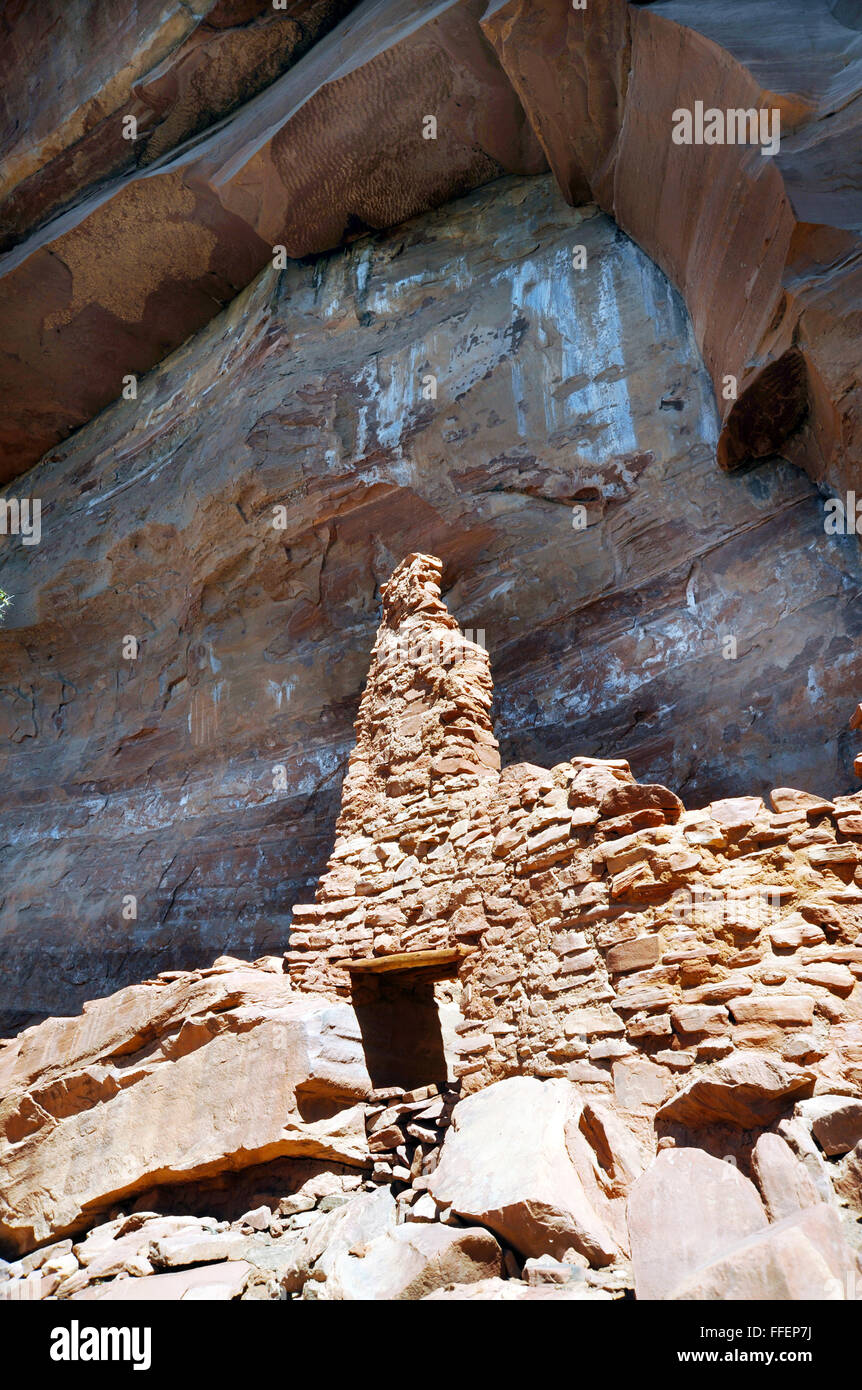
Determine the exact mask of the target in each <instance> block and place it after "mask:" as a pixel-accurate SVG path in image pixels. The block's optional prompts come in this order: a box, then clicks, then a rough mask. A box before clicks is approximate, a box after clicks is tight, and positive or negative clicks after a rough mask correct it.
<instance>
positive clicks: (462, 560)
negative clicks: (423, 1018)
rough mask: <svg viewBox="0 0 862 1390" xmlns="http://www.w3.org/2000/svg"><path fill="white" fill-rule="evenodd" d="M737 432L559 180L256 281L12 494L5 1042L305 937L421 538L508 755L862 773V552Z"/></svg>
mask: <svg viewBox="0 0 862 1390" xmlns="http://www.w3.org/2000/svg"><path fill="white" fill-rule="evenodd" d="M578 245H582V246H583V247H584V248H585V251H586V254H587V266H586V269H585V270H582V271H581V270H575V269H574V268H573V266H572V248H573V246H578ZM429 375H431V376H433V377H435V378H436V388H437V399H436V400H431V399H427V398H426V396H425V395H424V394H423V390H424V384H425V383H426V381H427V379H428V377H429ZM715 438H716V429H715V417H714V409H713V406H712V404H711V387H710V383H709V379H708V376H707V374H706V372H705V370H704V368H703V366H702V364H701V362H700V360H699V357H698V354H697V350H696V347H695V345H694V343H693V340H692V336H691V329H690V325H689V324H688V322H687V319H686V315H685V312H684V308H683V306H682V304H681V301H680V299H679V297H678V296H677V295H676V294H675V293H674V292H673V290H672V289H671V287H670V286H669V285H668V283H667V281H666V279H665V278H664V277H663V276H662V274H661V272H660V271H659V270H658V269H657V268H656V267H655V266H654V265H652V264H651V263H650V262H649V260H648V259H647V258H646V256H644V255H643V253H642V252H640V251H639V250H638V249H637V247H636V246H634V244H633V243H632V242H630V241H629V240H628V239H627V238H626V237H625V236H623V235H622V234H621V233H620V232H619V231H618V230H617V229H615V228H614V226H613V223H612V222H610V220H609V219H607V218H605V217H604V216H602V215H596V214H595V210H594V209H592V208H585V209H581V210H577V211H573V210H571V209H570V208H568V207H567V206H566V204H565V203H564V202H563V200H562V198H561V197H560V196H559V194H558V193H557V192H556V190H555V188H554V185H553V182H552V181H551V179H550V178H549V177H547V176H545V177H542V178H537V179H529V180H527V179H507V180H500V181H498V182H497V183H495V184H493V185H491V186H490V187H488V188H487V189H483V190H481V191H479V192H476V193H473V194H471V195H468V196H467V197H466V198H464V199H462V200H460V201H458V202H456V203H454V204H451V205H450V206H448V207H447V208H446V209H441V210H439V211H437V212H434V213H430V214H426V215H425V216H423V217H422V218H419V219H416V220H414V221H413V222H411V223H408V224H406V225H404V226H403V227H402V228H400V229H399V230H398V231H397V232H395V233H391V234H384V235H380V236H376V237H373V238H366V239H364V240H362V241H360V242H357V243H355V244H354V245H353V246H352V247H351V248H349V249H348V250H345V251H341V252H337V253H335V254H333V255H330V256H326V257H322V258H320V259H317V260H313V261H309V262H305V263H290V264H289V265H288V268H287V269H286V270H285V271H283V272H281V273H279V272H277V271H275V270H274V269H268V270H266V271H264V272H263V273H262V275H261V276H260V277H259V278H258V279H257V281H255V283H254V285H253V286H251V287H250V288H249V290H247V291H246V292H245V293H244V294H243V295H241V296H240V297H239V298H238V299H237V300H236V302H235V303H234V304H233V305H231V306H230V307H229V308H228V309H227V310H225V311H224V313H223V314H222V315H220V316H219V317H218V318H217V319H216V320H215V321H214V322H213V323H212V324H211V325H209V326H208V327H207V328H205V329H203V330H202V331H201V333H200V334H199V335H198V336H197V337H195V338H194V339H192V340H191V341H190V342H189V343H188V344H187V345H186V346H185V347H184V348H183V349H181V350H180V351H179V352H178V353H177V354H176V355H175V356H174V357H172V358H171V359H170V360H169V361H168V362H166V363H165V364H164V365H163V367H161V368H159V369H157V370H156V371H154V372H153V373H152V374H150V376H149V377H147V378H145V379H141V381H140V382H139V389H138V399H137V400H136V401H132V400H123V401H119V402H117V404H116V405H114V406H113V407H112V408H111V409H110V410H108V411H105V412H104V413H103V414H102V415H101V416H100V417H99V418H98V419H97V420H94V421H93V422H92V423H91V424H90V425H89V426H87V427H86V428H85V429H84V430H82V431H81V432H80V433H79V434H78V435H77V436H76V438H75V440H74V441H71V442H70V443H69V444H68V445H65V446H64V447H63V448H62V449H61V450H59V451H58V452H57V453H56V454H54V455H52V456H50V457H48V458H46V459H45V461H44V462H43V463H42V464H41V465H40V466H39V468H38V469H37V470H35V471H34V472H33V473H31V474H30V475H28V476H27V477H26V478H22V479H20V480H19V481H18V483H16V484H15V485H14V488H12V489H10V490H9V494H7V495H11V496H15V495H18V494H21V495H24V496H31V495H32V496H38V497H40V498H41V500H42V513H43V516H42V538H41V542H40V544H39V545H37V546H25V545H23V544H22V543H21V540H20V538H19V537H17V536H14V535H9V536H2V537H0V570H2V576H0V587H2V588H3V589H4V590H5V591H6V592H8V593H10V594H12V595H14V601H13V603H12V606H11V607H10V608H9V610H8V611H7V613H6V614H5V615H4V620H3V625H2V627H0V652H2V675H0V686H2V690H0V732H2V735H3V739H2V752H0V757H2V761H3V776H4V783H3V785H4V802H3V826H4V829H3V832H2V836H0V865H2V877H3V884H4V889H3V902H2V938H0V939H1V940H2V953H3V954H2V971H0V980H2V985H0V1015H2V1029H3V1030H4V1031H5V1030H7V1029H12V1030H13V1031H14V1030H15V1029H16V1028H18V1027H21V1026H23V1025H24V1024H25V1023H28V1022H32V1021H33V1020H34V1018H38V1017H44V1016H45V1015H46V1014H51V1013H63V1012H68V1011H75V1010H77V1009H78V1008H80V1005H81V1003H82V1001H83V1000H84V999H86V998H91V997H94V996H96V995H99V994H103V993H106V992H110V991H111V990H113V989H115V988H118V987H119V986H120V985H122V984H128V983H132V982H133V981H135V980H137V979H140V978H141V977H142V976H144V975H147V974H152V973H153V972H154V971H156V970H158V969H167V968H182V967H188V966H190V965H205V964H207V963H208V962H209V961H210V960H211V959H212V958H213V956H214V955H216V954H218V952H219V951H221V950H225V949H230V950H233V951H237V952H238V953H239V954H241V955H245V956H251V957H255V956H257V955H259V954H262V953H264V952H266V951H281V950H283V949H284V947H285V945H286V944H287V939H288V929H289V924H290V910H291V907H292V905H293V903H294V902H296V901H305V902H307V901H308V900H309V897H310V889H311V885H312V884H313V882H314V881H315V880H316V878H317V876H318V875H319V873H320V872H321V870H322V867H323V865H324V863H325V860H326V856H327V854H328V852H329V849H330V847H331V843H332V827H333V824H334V821H335V816H336V813H337V809H338V794H339V786H340V780H341V776H342V775H343V770H344V767H345V765H346V761H347V757H348V754H349V752H350V748H351V743H352V721H353V718H354V716H355V713H356V708H357V705H358V703H359V696H360V692H361V687H362V682H363V681H364V679H365V675H366V672H367V669H368V653H369V651H370V649H371V647H372V645H373V642H374V633H375V628H376V624H377V617H378V613H379V601H380V592H379V591H380V586H381V585H382V584H383V583H384V582H385V581H386V580H387V579H388V577H389V575H390V574H391V572H392V569H393V568H394V566H395V564H396V563H397V561H398V560H400V558H401V556H402V555H403V554H406V553H407V552H409V551H423V552H424V551H428V550H432V551H434V552H436V553H437V554H439V555H440V556H441V558H442V559H443V561H444V564H445V569H444V584H445V588H446V599H447V603H448V605H449V607H450V609H451V611H452V612H453V614H457V616H458V617H459V618H460V619H461V621H462V623H463V625H464V627H465V628H467V629H472V630H473V631H474V633H476V634H477V635H478V632H479V631H480V630H482V629H484V630H485V643H486V646H487V648H488V654H489V657H490V660H491V664H492V668H493V672H494V680H495V691H496V706H495V709H494V722H495V729H496V733H497V736H498V739H499V741H500V745H501V751H502V754H503V758H504V761H506V762H517V761H524V760H526V761H528V762H532V763H537V764H543V765H545V766H550V765H552V764H553V763H555V762H559V761H560V760H561V759H565V758H568V757H569V756H570V754H571V751H572V749H573V748H578V749H579V750H581V751H582V752H584V753H588V754H590V755H593V756H598V757H606V758H614V757H617V756H619V755H622V756H626V757H629V758H630V759H631V761H632V765H633V766H634V767H635V768H636V769H637V771H638V775H639V776H641V777H643V778H644V780H646V781H651V782H657V783H663V784H665V785H667V786H669V787H672V788H674V790H675V791H677V792H678V793H679V794H680V795H681V796H683V798H684V799H685V801H686V803H687V804H689V805H693V806H697V805H702V804H704V802H705V801H708V800H710V799H713V798H715V797H716V796H724V795H729V794H730V793H731V792H733V791H735V790H739V789H744V790H745V791H747V792H750V793H755V794H760V795H765V794H766V793H767V792H768V791H769V789H770V787H771V786H773V785H775V784H778V783H780V784H783V785H785V786H790V787H809V788H811V789H812V791H816V792H817V793H819V794H820V795H821V797H823V796H831V794H832V793H834V792H835V791H836V790H838V791H850V790H852V789H853V787H854V786H856V785H857V783H856V781H855V779H854V777H853V774H852V771H851V767H850V757H851V755H852V753H853V752H854V751H856V749H857V747H858V744H857V743H856V741H855V737H854V735H853V734H852V733H849V732H848V733H845V732H843V728H842V726H843V725H844V724H845V722H846V718H847V713H848V708H847V706H848V696H847V691H848V690H857V689H859V688H862V657H860V650H862V648H860V643H859V624H860V618H859V611H858V610H859V605H858V602H857V601H856V598H855V596H856V594H857V593H858V590H859V587H860V583H862V570H860V566H859V563H858V558H857V550H856V545H855V542H854V540H853V538H851V537H848V538H842V537H832V536H825V535H824V532H823V517H822V509H821V508H820V506H819V505H818V502H817V499H816V496H815V494H814V490H813V488H812V487H811V485H810V484H809V483H808V481H807V480H806V479H805V478H804V477H803V476H802V475H801V474H800V473H798V472H797V471H795V470H793V469H790V468H787V467H786V466H785V465H782V464H781V463H779V462H774V463H773V462H768V463H765V464H763V465H761V466H760V467H759V468H758V469H756V470H755V471H753V472H752V473H750V474H745V473H741V474H736V475H732V476H728V475H724V474H722V473H721V472H720V471H719V470H718V469H716V467H715V460H714V447H715ZM276 508H279V509H281V510H280V511H279V513H278V514H276V511H275V509H276ZM277 519H280V525H281V529H278V528H277V527H276V525H275V522H276V520H277ZM576 520H577V521H578V522H581V521H583V522H584V523H585V524H584V525H583V526H581V527H579V526H576V525H575V524H574V522H575V521H576ZM127 633H135V634H137V636H138V638H139V641H140V644H141V646H140V655H139V658H138V660H137V661H135V662H131V661H125V660H123V658H122V642H123V637H124V635H125V634H127ZM728 634H732V635H733V637H734V642H735V644H736V647H735V652H736V654H735V656H734V657H733V659H726V647H725V638H726V636H727V635H728ZM126 894H133V895H135V897H136V899H137V914H138V915H137V918H136V919H134V920H128V919H127V918H124V917H123V916H122V911H123V898H124V896H125V895H126ZM37 942H38V949H36V945H35V943H37Z"/></svg>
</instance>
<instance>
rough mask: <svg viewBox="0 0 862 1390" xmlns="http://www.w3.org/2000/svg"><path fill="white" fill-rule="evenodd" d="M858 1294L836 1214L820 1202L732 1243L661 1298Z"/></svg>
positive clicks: (861, 1288)
mask: <svg viewBox="0 0 862 1390" xmlns="http://www.w3.org/2000/svg"><path fill="white" fill-rule="evenodd" d="M860 1292H862V1281H860V1270H859V1267H858V1265H857V1262H856V1257H855V1255H854V1253H853V1251H852V1250H851V1249H850V1247H849V1245H848V1244H847V1242H846V1241H845V1240H844V1236H843V1234H842V1228H841V1220H840V1218H839V1216H838V1213H837V1212H836V1211H835V1210H834V1208H832V1207H828V1206H826V1205H824V1204H823V1203H821V1204H820V1205H819V1206H816V1207H808V1208H807V1209H806V1210H805V1211H801V1212H796V1213H795V1214H794V1215H792V1216H788V1217H785V1219H784V1220H783V1221H777V1222H776V1223H775V1224H774V1225H773V1226H768V1227H767V1228H766V1229H765V1230H763V1231H757V1232H756V1233H755V1234H754V1235H751V1236H749V1237H748V1238H747V1239H745V1240H742V1241H739V1242H737V1243H736V1244H734V1245H732V1246H731V1247H730V1248H729V1249H727V1250H725V1252H724V1253H723V1254H722V1255H720V1256H719V1257H718V1259H716V1260H713V1261H712V1262H711V1263H708V1262H704V1264H703V1265H701V1266H700V1267H699V1268H698V1269H696V1270H694V1271H693V1272H692V1273H691V1274H690V1275H689V1276H688V1278H686V1279H684V1280H683V1281H682V1282H681V1283H680V1284H679V1285H677V1287H676V1288H675V1289H673V1290H672V1291H671V1292H670V1293H669V1294H667V1295H666V1297H668V1298H672V1299H687V1300H688V1299H698V1300H702V1299H721V1300H723V1301H729V1300H730V1301H734V1302H736V1301H739V1300H745V1301H749V1302H769V1301H772V1300H777V1299H781V1300H791V1299H792V1300H793V1301H795V1302H800V1301H817V1302H822V1301H829V1302H832V1301H840V1300H853V1299H856V1298H858V1297H859V1296H860Z"/></svg>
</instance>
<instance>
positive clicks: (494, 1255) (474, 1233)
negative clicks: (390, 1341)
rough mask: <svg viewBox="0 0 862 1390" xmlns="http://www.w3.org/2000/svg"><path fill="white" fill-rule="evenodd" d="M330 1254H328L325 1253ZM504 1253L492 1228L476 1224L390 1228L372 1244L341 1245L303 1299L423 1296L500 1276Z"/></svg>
mask: <svg viewBox="0 0 862 1390" xmlns="http://www.w3.org/2000/svg"><path fill="white" fill-rule="evenodd" d="M327 1253H328V1252H327ZM502 1264H503V1252H502V1250H501V1249H500V1247H499V1245H498V1244H497V1242H496V1240H495V1239H494V1237H493V1236H492V1235H491V1233H490V1232H489V1231H485V1230H482V1229H481V1228H480V1227H475V1226H467V1227H463V1226H443V1225H440V1224H439V1223H435V1224H434V1225H421V1224H419V1223H418V1222H411V1223H409V1224H407V1225H404V1226H397V1227H396V1228H395V1229H394V1230H389V1231H386V1232H385V1233H384V1234H383V1235H380V1236H378V1237H377V1238H376V1239H375V1240H372V1241H371V1242H370V1244H368V1245H361V1244H359V1245H354V1246H353V1247H352V1248H351V1249H349V1250H346V1249H344V1247H343V1244H341V1245H340V1248H339V1250H338V1252H337V1254H335V1256H334V1258H332V1259H331V1260H328V1259H327V1260H326V1261H323V1260H321V1261H320V1262H319V1263H318V1265H317V1266H316V1269H315V1276H319V1274H320V1273H322V1272H324V1270H325V1272H326V1279H325V1281H323V1282H318V1281H317V1277H316V1278H315V1280H312V1281H310V1282H309V1283H308V1284H307V1285H306V1288H305V1297H306V1298H308V1297H309V1296H311V1297H318V1298H327V1299H344V1300H348V1301H358V1300H374V1301H377V1300H381V1299H383V1300H393V1299H394V1300H398V1299H418V1298H424V1297H425V1296H426V1294H429V1293H432V1292H433V1291H434V1290H435V1289H441V1288H444V1287H445V1286H446V1285H447V1284H473V1283H476V1282H477V1281H478V1280H480V1279H493V1278H498V1277H499V1276H500V1274H501V1273H502Z"/></svg>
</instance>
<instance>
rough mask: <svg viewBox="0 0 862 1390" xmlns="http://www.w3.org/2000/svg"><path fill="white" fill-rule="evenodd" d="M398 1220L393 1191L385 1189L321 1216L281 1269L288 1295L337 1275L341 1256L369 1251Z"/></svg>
mask: <svg viewBox="0 0 862 1390" xmlns="http://www.w3.org/2000/svg"><path fill="white" fill-rule="evenodd" d="M397 1219H398V1217H397V1208H396V1205H395V1198H394V1197H393V1195H392V1191H391V1189H390V1188H388V1187H382V1186H381V1187H378V1188H377V1190H376V1191H375V1192H363V1193H360V1195H359V1196H358V1197H354V1198H353V1200H352V1201H350V1202H348V1203H347V1205H346V1206H343V1207H336V1208H335V1210H334V1211H329V1212H326V1213H325V1214H324V1215H322V1216H319V1217H317V1219H316V1220H314V1221H313V1222H312V1223H311V1225H310V1226H308V1227H306V1229H305V1230H304V1231H302V1233H301V1235H300V1236H299V1237H298V1238H297V1239H296V1240H295V1241H292V1242H291V1246H290V1250H289V1254H288V1258H287V1259H286V1261H285V1262H284V1263H283V1265H282V1267H281V1283H282V1286H283V1288H284V1289H285V1291H286V1292H287V1293H301V1292H302V1290H303V1289H304V1287H305V1285H306V1283H307V1282H308V1281H309V1280H311V1279H314V1280H315V1281H316V1282H318V1283H321V1284H322V1283H324V1282H325V1281H326V1280H327V1279H328V1278H329V1277H330V1275H332V1274H333V1273H334V1271H335V1269H336V1267H337V1265H338V1263H339V1260H340V1258H341V1256H343V1255H349V1254H350V1252H351V1251H352V1250H360V1249H361V1250H364V1249H366V1248H367V1247H368V1246H369V1245H371V1244H372V1242H373V1241H375V1240H377V1239H378V1237H380V1236H382V1235H385V1234H386V1232H387V1231H390V1230H394V1229H395V1226H396V1222H397ZM318 1266H319V1267H318Z"/></svg>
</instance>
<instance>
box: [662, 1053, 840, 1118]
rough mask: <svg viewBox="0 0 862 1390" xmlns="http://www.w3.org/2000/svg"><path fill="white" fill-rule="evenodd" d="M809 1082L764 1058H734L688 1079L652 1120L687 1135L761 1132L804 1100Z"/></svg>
mask: <svg viewBox="0 0 862 1390" xmlns="http://www.w3.org/2000/svg"><path fill="white" fill-rule="evenodd" d="M814 1082H815V1076H814V1073H813V1072H811V1071H806V1070H805V1068H803V1067H797V1066H794V1065H793V1064H792V1063H790V1062H782V1061H780V1060H779V1059H778V1058H777V1057H774V1056H772V1055H771V1054H770V1053H767V1052H758V1051H754V1050H751V1051H746V1052H736V1053H733V1054H732V1055H731V1056H730V1057H726V1058H724V1060H723V1061H721V1062H716V1063H715V1064H714V1065H713V1066H711V1067H708V1068H707V1069H706V1070H705V1071H703V1072H701V1073H700V1075H698V1076H695V1077H693V1078H692V1080H691V1081H689V1082H688V1084H687V1085H686V1086H684V1087H683V1088H682V1090H680V1091H677V1093H676V1095H674V1096H671V1097H670V1099H669V1100H666V1101H665V1103H664V1104H663V1105H662V1106H660V1108H659V1110H658V1113H657V1118H659V1119H662V1120H672V1121H673V1122H674V1123H675V1124H680V1125H684V1126H685V1127H686V1128H687V1129H700V1128H704V1127H706V1126H709V1125H731V1126H733V1127H734V1128H736V1129H761V1128H763V1127H764V1126H765V1125H768V1124H771V1123H772V1121H773V1120H775V1119H777V1118H778V1116H779V1115H780V1114H781V1113H782V1111H783V1110H787V1109H788V1108H789V1107H790V1105H791V1104H792V1102H793V1101H794V1100H799V1099H800V1098H801V1097H802V1096H810V1095H811V1092H812V1091H813V1089H814Z"/></svg>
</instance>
